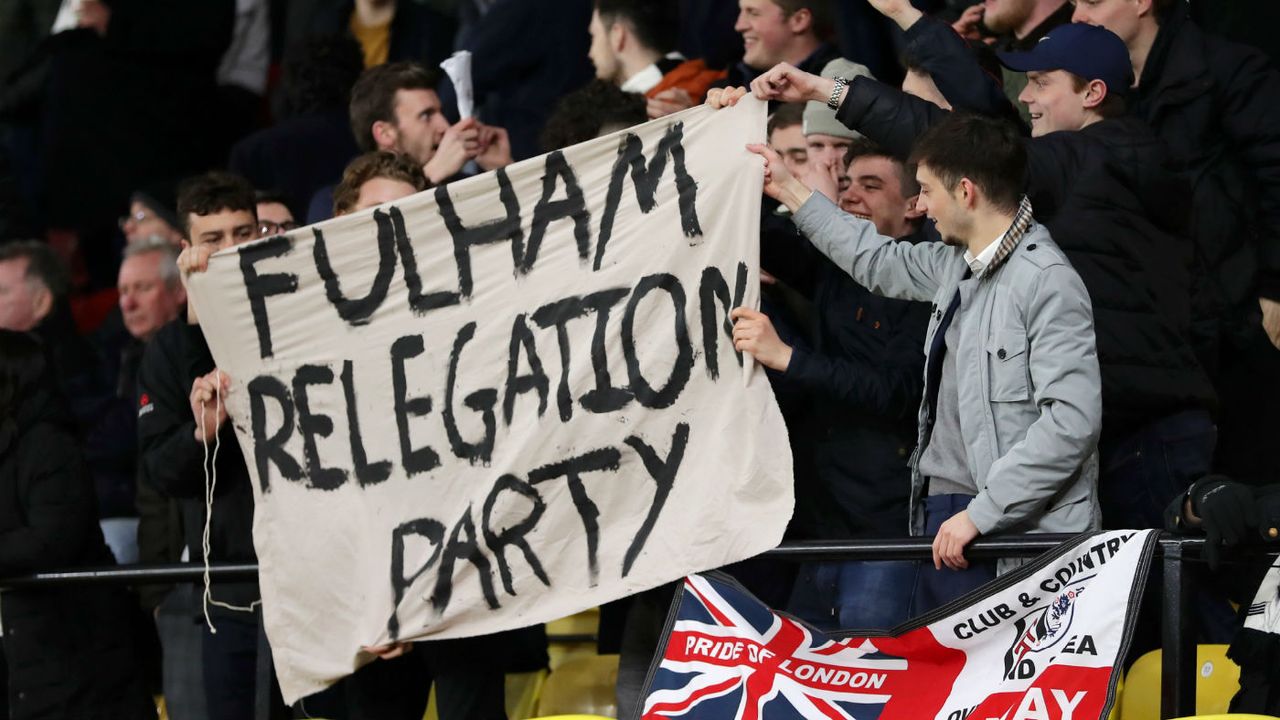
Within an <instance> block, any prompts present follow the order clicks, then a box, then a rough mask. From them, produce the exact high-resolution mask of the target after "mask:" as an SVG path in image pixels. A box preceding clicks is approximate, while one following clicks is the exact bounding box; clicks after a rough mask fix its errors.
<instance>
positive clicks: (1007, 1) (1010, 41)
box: [952, 0, 1073, 123]
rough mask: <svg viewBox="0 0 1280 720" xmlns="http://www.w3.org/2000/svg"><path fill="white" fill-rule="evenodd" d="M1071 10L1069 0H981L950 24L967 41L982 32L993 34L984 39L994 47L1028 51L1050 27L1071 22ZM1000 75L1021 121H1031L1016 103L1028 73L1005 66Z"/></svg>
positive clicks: (1007, 50) (1029, 116)
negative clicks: (953, 23) (1019, 114)
mask: <svg viewBox="0 0 1280 720" xmlns="http://www.w3.org/2000/svg"><path fill="white" fill-rule="evenodd" d="M1072 10H1073V3H1071V2H1068V0H983V1H982V2H979V3H977V4H976V5H973V6H971V7H970V8H969V9H968V10H965V11H964V14H963V15H961V16H960V19H959V20H957V21H956V23H955V25H953V26H952V27H954V28H955V30H956V32H958V33H960V35H961V36H962V37H964V38H965V39H968V40H976V39H980V38H982V37H983V31H985V32H987V33H991V34H993V35H994V38H993V39H987V40H986V42H993V43H994V44H995V45H996V49H997V50H1001V51H1003V52H1027V51H1028V50H1030V49H1031V48H1033V47H1035V46H1036V43H1038V42H1040V39H1041V38H1043V37H1044V36H1045V35H1048V34H1049V31H1050V30H1052V29H1054V28H1056V27H1058V26H1059V25H1064V24H1066V23H1069V22H1071V12H1072ZM1002 75H1003V76H1004V92H1005V96H1006V97H1008V98H1009V102H1011V103H1013V105H1014V107H1016V108H1018V112H1020V113H1021V114H1022V121H1023V122H1025V123H1030V122H1031V115H1030V114H1029V113H1028V111H1027V109H1026V108H1025V107H1024V106H1022V105H1020V104H1019V103H1018V95H1020V94H1022V89H1023V88H1024V87H1026V86H1027V76H1026V75H1024V74H1023V73H1020V72H1015V71H1013V70H1009V69H1007V68H1005V69H1003V70H1002Z"/></svg>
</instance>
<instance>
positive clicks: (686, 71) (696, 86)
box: [645, 60, 728, 104]
mask: <svg viewBox="0 0 1280 720" xmlns="http://www.w3.org/2000/svg"><path fill="white" fill-rule="evenodd" d="M727 74H728V73H727V72H726V71H724V70H712V69H711V68H709V67H707V64H706V63H704V62H703V61H701V60H685V61H684V62H682V63H680V64H679V65H677V66H676V67H675V68H674V69H673V70H672V71H671V72H669V73H667V74H666V75H663V76H662V82H660V83H658V84H657V85H654V86H653V89H652V90H650V91H649V92H647V93H645V97H654V96H655V95H657V94H658V93H660V92H662V91H664V90H670V89H671V88H680V89H681V90H684V91H685V92H687V93H689V97H690V98H692V99H693V102H694V103H695V104H696V103H700V102H702V101H703V100H704V99H706V97H707V90H709V89H710V88H711V84H712V83H714V82H715V81H717V80H719V79H721V78H723V77H725V76H726V75H727Z"/></svg>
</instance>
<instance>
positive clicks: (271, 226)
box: [258, 220, 298, 237]
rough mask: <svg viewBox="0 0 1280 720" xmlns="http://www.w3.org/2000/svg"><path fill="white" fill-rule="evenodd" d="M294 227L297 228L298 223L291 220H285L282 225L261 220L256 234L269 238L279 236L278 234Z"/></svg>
mask: <svg viewBox="0 0 1280 720" xmlns="http://www.w3.org/2000/svg"><path fill="white" fill-rule="evenodd" d="M296 227H298V223H296V222H294V221H292V220H286V221H284V222H282V223H277V222H271V221H270V220H263V221H261V222H259V223H258V233H259V234H261V235H262V237H270V236H272V235H279V234H280V233H287V232H289V231H290V230H293V229H294V228H296Z"/></svg>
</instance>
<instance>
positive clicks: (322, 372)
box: [293, 365, 347, 490]
mask: <svg viewBox="0 0 1280 720" xmlns="http://www.w3.org/2000/svg"><path fill="white" fill-rule="evenodd" d="M332 383H333V371H332V370H330V369H329V368H328V367H326V366H324V365H303V366H302V367H300V368H298V371H297V372H295V373H294V374H293V402H294V404H296V405H297V406H298V432H299V433H301V434H302V454H303V456H304V457H305V458H306V459H307V476H308V482H307V487H312V488H315V489H317V490H336V489H337V488H339V487H342V483H344V482H346V481H347V471H346V470H343V469H342V468H333V467H324V465H322V464H321V463H320V449H319V447H318V446H317V445H316V436H317V435H318V436H320V437H329V435H330V434H332V433H333V420H332V419H331V418H330V417H329V416H328V415H323V414H319V413H314V412H312V411H311V401H310V399H309V398H308V397H307V386H308V385H329V384H332Z"/></svg>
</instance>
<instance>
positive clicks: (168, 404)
mask: <svg viewBox="0 0 1280 720" xmlns="http://www.w3.org/2000/svg"><path fill="white" fill-rule="evenodd" d="M178 216H179V218H180V220H181V222H182V223H183V231H184V233H185V234H186V238H187V239H186V240H184V241H183V245H184V247H186V248H189V250H188V252H190V253H192V254H199V255H201V256H203V257H206V258H207V257H208V255H210V254H212V253H213V252H216V251H217V250H221V249H223V248H227V247H231V246H232V245H234V244H239V243H242V242H247V241H249V240H254V239H256V238H257V237H258V219H257V214H256V202H255V198H254V193H253V188H252V187H250V186H249V185H248V183H246V182H245V181H244V180H242V179H240V178H237V177H235V176H229V175H225V174H221V173H210V174H208V175H203V176H200V177H197V178H194V179H192V180H190V181H188V182H187V183H186V184H185V185H184V187H183V188H182V189H181V190H180V191H179V194H178ZM191 319H192V318H191V317H190V316H187V317H181V316H180V317H179V318H178V319H177V320H175V321H173V322H171V323H169V324H168V325H166V326H164V327H163V328H162V329H161V330H160V331H159V332H158V333H156V335H155V336H154V337H153V338H152V339H151V341H150V343H148V345H147V349H146V351H145V353H144V355H143V359H142V367H141V369H140V370H139V372H138V405H137V407H138V443H139V450H140V457H139V464H140V466H141V467H140V474H141V478H140V482H147V483H151V484H152V485H154V486H155V487H156V488H158V489H160V490H161V491H162V492H164V493H165V494H167V495H169V496H171V497H174V498H178V499H180V500H181V501H182V509H183V526H184V527H185V529H186V536H187V549H188V552H189V554H190V555H189V557H190V559H191V560H192V561H196V562H199V561H202V560H205V559H208V560H210V561H218V562H228V561H230V562H235V561H239V562H256V561H257V556H256V554H255V553H254V549H253V532H252V531H253V488H252V484H251V481H250V478H249V470H248V468H247V466H246V465H245V461H244V457H243V455H241V453H240V445H239V443H238V442H237V440H236V437H235V432H234V431H233V429H232V427H231V424H230V423H228V422H227V421H226V420H227V414H226V406H225V405H223V404H221V403H220V402H218V398H217V396H216V395H217V393H218V392H221V391H223V390H225V389H226V380H225V376H220V375H218V374H217V372H216V368H215V367H214V362H213V356H212V355H211V354H210V352H209V346H208V345H207V344H206V343H205V339H204V334H203V333H202V332H201V330H200V326H199V325H196V324H193V323H192V322H191ZM215 447H216V448H217V452H216V453H214V452H213V450H214V448H215ZM206 448H207V449H208V450H209V452H208V455H206ZM210 457H212V458H215V459H214V460H210V459H208V458H210ZM214 473H216V476H217V487H216V492H215V494H214V497H213V502H212V515H211V520H209V522H211V527H210V535H209V537H210V552H209V557H208V558H205V556H204V553H203V551H202V532H203V529H204V527H205V522H206V520H207V518H206V504H205V488H206V485H205V483H206V478H207V477H209V476H211V475H213V474H214ZM211 592H212V598H213V599H214V600H215V601H217V602H219V603H225V604H228V605H232V606H235V607H237V608H241V609H247V610H248V611H245V610H233V609H229V608H224V607H222V606H219V605H214V604H212V603H210V605H209V607H208V613H209V617H210V618H211V620H212V622H213V624H214V626H215V627H216V628H217V633H212V632H210V631H208V630H206V631H205V632H204V638H203V643H202V654H203V658H204V684H205V693H206V697H207V706H208V713H209V718H210V720H223V719H224V718H225V719H226V720H239V719H240V718H246V717H251V716H252V715H253V711H254V697H255V693H254V687H255V681H256V675H257V653H258V622H259V614H260V613H259V611H258V610H257V609H256V608H257V605H258V602H259V595H258V585H257V583H256V582H236V583H219V582H214V583H212V587H211Z"/></svg>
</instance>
